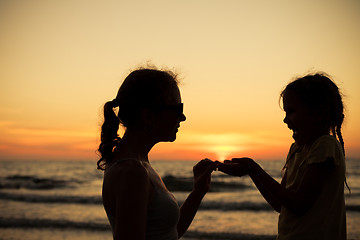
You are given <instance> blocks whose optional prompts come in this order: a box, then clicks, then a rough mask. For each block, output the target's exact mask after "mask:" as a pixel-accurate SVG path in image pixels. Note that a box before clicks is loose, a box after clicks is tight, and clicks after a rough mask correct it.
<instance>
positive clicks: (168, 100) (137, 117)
mask: <svg viewBox="0 0 360 240" xmlns="http://www.w3.org/2000/svg"><path fill="white" fill-rule="evenodd" d="M115 108H116V111H117V116H116V115H115V111H114V109H115ZM185 119H186V117H185V115H184V113H183V103H181V96H180V91H179V88H178V86H177V80H176V77H175V75H174V74H173V73H172V72H165V71H158V70H155V69H140V70H136V71H133V72H132V73H130V75H129V76H128V77H127V78H126V79H125V80H124V82H123V83H122V85H121V87H120V89H119V91H118V94H117V96H116V98H115V99H114V100H113V101H109V102H107V103H106V104H105V106H104V123H103V125H102V131H101V144H100V146H99V152H100V154H101V159H100V160H99V161H98V168H99V169H102V170H105V174H104V180H103V192H102V197H103V204H104V208H105V211H106V213H107V216H108V219H109V222H110V225H111V229H112V232H113V237H114V239H122V240H126V239H129V240H130V239H131V240H145V239H146V240H152V239H156V240H176V239H178V238H180V237H181V236H182V235H183V234H184V232H185V231H186V230H187V228H188V227H189V225H190V223H191V221H192V220H193V218H194V216H195V213H196V211H197V209H198V207H199V205H200V202H201V200H202V198H203V197H204V195H205V194H206V192H207V191H208V190H209V185H210V174H211V172H212V170H213V168H214V167H213V165H214V164H213V162H211V161H210V160H203V161H200V162H199V163H198V164H197V165H196V166H195V167H194V169H193V170H194V188H193V191H192V192H191V193H190V195H189V196H188V198H187V199H186V200H185V202H184V203H183V205H182V206H181V208H180V209H179V207H178V204H177V201H176V200H175V199H174V197H173V195H172V194H171V193H170V192H169V191H168V190H167V189H166V187H165V185H164V183H163V182H162V179H161V177H160V176H159V175H158V174H157V173H156V171H155V170H154V169H153V168H152V167H151V164H150V162H149V159H148V154H149V152H150V150H151V148H152V147H153V146H154V145H155V144H157V143H158V142H173V141H175V139H176V133H177V132H178V128H179V127H180V123H181V122H183V121H185ZM120 123H121V124H122V125H123V126H124V127H125V133H124V135H123V137H122V138H120V137H119V136H118V133H117V132H118V129H119V124H120Z"/></svg>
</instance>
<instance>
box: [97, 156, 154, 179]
mask: <svg viewBox="0 0 360 240" xmlns="http://www.w3.org/2000/svg"><path fill="white" fill-rule="evenodd" d="M104 177H110V178H115V179H117V180H122V179H127V180H131V179H137V180H141V179H143V180H146V179H148V178H149V173H148V170H147V169H146V167H145V166H144V164H143V163H142V162H141V161H139V160H136V159H131V158H129V159H118V160H115V162H114V163H113V164H112V165H110V166H109V168H108V169H106V170H105V176H104Z"/></svg>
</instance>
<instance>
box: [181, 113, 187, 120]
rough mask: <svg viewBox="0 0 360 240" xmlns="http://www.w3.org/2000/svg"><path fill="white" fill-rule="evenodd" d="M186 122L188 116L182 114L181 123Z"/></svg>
mask: <svg viewBox="0 0 360 240" xmlns="http://www.w3.org/2000/svg"><path fill="white" fill-rule="evenodd" d="M185 120H186V116H185V114H184V113H182V114H181V116H180V122H184V121H185Z"/></svg>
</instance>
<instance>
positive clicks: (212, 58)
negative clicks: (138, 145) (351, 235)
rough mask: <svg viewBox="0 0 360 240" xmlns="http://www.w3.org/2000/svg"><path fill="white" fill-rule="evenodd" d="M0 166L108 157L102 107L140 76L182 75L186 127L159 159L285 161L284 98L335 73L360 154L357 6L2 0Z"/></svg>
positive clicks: (348, 138) (347, 132) (354, 154)
mask: <svg viewBox="0 0 360 240" xmlns="http://www.w3.org/2000/svg"><path fill="white" fill-rule="evenodd" d="M0 34H1V36H2V37H1V39H0V81H1V88H0V89H1V90H0V133H1V134H0V160H6V159H28V160H34V159H35V160H36V159H42V160H52V159H57V160H74V159H79V160H91V161H95V160H96V159H97V158H98V155H97V153H96V149H97V146H98V144H99V135H100V126H101V123H102V117H101V111H102V106H103V104H104V103H105V102H106V101H109V100H112V99H113V98H114V97H115V95H116V92H117V90H118V88H119V86H120V84H121V82H122V80H123V79H124V78H125V77H126V76H127V74H128V73H129V71H130V70H131V69H134V68H136V67H138V66H141V65H144V64H146V63H147V62H148V61H150V62H151V63H152V64H154V65H156V66H158V67H159V68H162V67H168V68H170V69H174V70H175V71H176V72H178V73H179V76H180V79H181V84H180V90H181V93H182V99H183V102H184V104H185V105H184V106H185V110H184V111H185V115H186V117H187V120H186V121H185V122H183V123H181V127H180V129H179V132H178V135H177V140H176V141H175V142H174V143H160V144H158V145H157V146H155V147H154V149H153V151H152V152H151V158H152V159H154V160H160V159H161V160H199V159H202V158H206V157H207V158H212V159H218V160H223V159H226V158H232V157H241V156H248V157H254V158H260V159H283V158H284V157H286V153H287V151H288V148H289V146H290V144H291V143H292V139H291V134H292V133H291V132H290V131H289V129H287V127H286V125H285V124H284V123H283V122H282V120H283V117H284V113H283V111H282V110H281V108H280V107H279V102H278V100H279V93H280V92H281V90H282V89H283V87H284V86H285V85H286V84H287V83H288V82H289V81H290V80H292V79H293V78H294V77H296V76H299V75H303V74H305V73H307V72H309V71H317V70H319V71H325V72H327V73H329V74H330V75H331V76H333V77H334V80H335V82H336V83H337V84H338V85H339V87H340V89H342V90H343V93H344V95H345V98H344V101H345V104H346V114H345V116H346V121H345V124H344V128H343V134H344V138H345V145H346V149H347V156H348V157H351V158H360V137H359V136H360V127H359V124H358V123H359V122H360V96H359V94H358V93H359V92H360V68H359V67H358V65H359V62H360V45H359V42H360V4H359V2H358V1H350V0H349V1H348V0H346V1H325V0H324V1H310V0H306V1H299V2H294V1H275V2H273V1H265V0H261V1H228V2H227V3H226V4H224V2H223V1H195V2H191V1H178V2H172V1H170V2H169V1H155V2H151V3H150V2H137V1H127V2H124V1H82V0H80V1H58V0H55V1H45V0H28V1H23V0H20V1H1V2H0Z"/></svg>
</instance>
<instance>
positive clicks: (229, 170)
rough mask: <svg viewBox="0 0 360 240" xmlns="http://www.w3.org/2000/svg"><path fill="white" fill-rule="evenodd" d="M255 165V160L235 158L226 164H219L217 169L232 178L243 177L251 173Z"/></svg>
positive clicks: (225, 162) (226, 161)
mask: <svg viewBox="0 0 360 240" xmlns="http://www.w3.org/2000/svg"><path fill="white" fill-rule="evenodd" d="M254 163H255V162H254V160H252V159H251V158H233V159H231V160H225V161H224V163H220V162H219V163H218V165H217V168H218V169H219V170H220V171H222V172H224V173H226V174H229V175H231V176H238V177H242V176H244V175H247V174H249V173H250V172H251V170H252V167H253V166H254Z"/></svg>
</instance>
